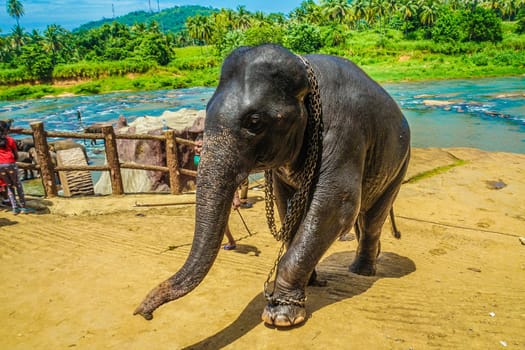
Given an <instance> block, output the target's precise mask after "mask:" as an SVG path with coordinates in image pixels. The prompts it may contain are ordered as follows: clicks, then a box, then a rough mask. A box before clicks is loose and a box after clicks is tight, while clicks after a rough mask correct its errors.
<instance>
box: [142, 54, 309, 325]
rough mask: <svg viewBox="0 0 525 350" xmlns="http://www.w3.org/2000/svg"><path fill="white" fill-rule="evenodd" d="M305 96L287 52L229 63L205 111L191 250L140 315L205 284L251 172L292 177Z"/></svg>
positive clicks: (299, 70) (237, 57) (299, 153)
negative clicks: (277, 170) (237, 196)
mask: <svg viewBox="0 0 525 350" xmlns="http://www.w3.org/2000/svg"><path fill="white" fill-rule="evenodd" d="M308 92H309V83H308V75H307V72H306V69H305V66H304V64H303V62H302V61H301V60H300V59H299V58H298V57H297V56H295V55H294V54H292V53H291V52H289V51H288V50H286V49H284V48H282V47H279V46H275V45H263V46H259V47H254V48H248V47H244V48H240V49H237V50H235V51H234V52H233V53H232V54H231V55H229V56H228V57H227V58H226V60H225V61H224V64H223V67H222V70H221V77H220V81H219V84H218V87H217V89H216V91H215V93H214V94H213V96H212V97H211V99H210V100H209V102H208V105H207V108H206V122H205V129H204V145H203V151H202V155H201V160H200V164H199V167H198V175H197V194H196V219H195V233H194V238H193V243H192V247H191V251H190V253H189V256H188V258H187V260H186V262H185V263H184V265H183V266H182V268H181V269H180V270H179V271H178V272H177V273H175V274H174V275H173V276H172V277H170V278H169V279H167V280H166V281H164V282H162V283H161V284H160V285H159V286H157V287H156V288H154V289H153V290H152V291H151V292H150V293H149V294H148V295H147V296H146V298H145V299H144V301H143V302H142V303H141V305H140V306H139V307H138V308H137V309H136V310H135V314H140V315H142V316H143V317H144V318H146V319H151V318H152V317H153V316H152V313H153V311H154V310H155V309H157V308H158V307H159V306H160V305H162V304H164V303H167V302H169V301H172V300H175V299H178V298H180V297H182V296H184V295H186V294H187V293H189V292H191V291H192V290H193V289H194V288H195V287H197V286H198V285H199V283H200V282H201V281H202V280H203V279H204V277H205V276H206V274H207V273H208V271H209V269H210V268H211V266H212V264H213V262H214V261H215V258H216V257H217V254H218V252H219V250H220V247H221V242H222V239H223V235H224V230H225V228H226V224H227V220H228V216H229V213H230V210H231V203H232V200H233V196H234V192H235V191H236V189H237V187H238V186H239V184H240V183H241V182H242V180H243V179H245V178H246V177H247V176H248V174H249V173H250V172H252V171H261V170H265V169H274V168H278V167H280V168H283V169H285V170H286V171H290V172H292V173H293V172H294V171H295V170H297V169H299V168H300V167H301V164H302V162H304V159H303V158H304V146H303V139H304V138H305V137H304V135H305V130H306V126H307V119H308V113H307V109H306V107H305V103H304V99H305V96H306V95H307V94H308Z"/></svg>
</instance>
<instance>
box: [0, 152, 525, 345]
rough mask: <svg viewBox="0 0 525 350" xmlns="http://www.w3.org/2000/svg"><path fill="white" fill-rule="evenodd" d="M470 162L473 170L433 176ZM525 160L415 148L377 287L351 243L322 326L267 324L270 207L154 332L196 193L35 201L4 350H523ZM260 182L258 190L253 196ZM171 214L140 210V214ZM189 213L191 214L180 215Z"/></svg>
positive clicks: (332, 275) (9, 247)
mask: <svg viewBox="0 0 525 350" xmlns="http://www.w3.org/2000/svg"><path fill="white" fill-rule="evenodd" d="M453 158H460V159H462V160H464V161H465V162H464V163H463V165H460V166H456V167H453V168H451V169H449V170H448V171H445V172H434V173H433V172H432V170H433V169H437V168H440V167H443V166H446V165H449V164H450V163H452V162H453ZM524 169H525V155H522V154H512V153H501V152H495V153H491V152H484V151H480V150H476V149H465V148H451V149H419V148H417V149H414V152H413V157H412V161H411V163H410V168H409V174H408V176H407V177H408V178H410V177H413V176H414V175H416V174H422V173H427V176H423V177H422V178H421V179H420V180H419V181H416V182H413V183H405V184H404V185H403V186H402V188H401V192H400V195H399V197H398V199H397V201H396V205H395V208H396V214H397V218H398V220H397V221H398V222H397V223H398V226H399V228H400V230H401V231H402V238H401V240H396V239H394V238H393V237H392V236H391V235H390V232H389V226H388V223H387V224H386V226H385V230H384V232H383V236H382V254H381V256H380V260H379V266H378V275H377V276H376V277H362V276H357V275H354V274H352V273H350V272H348V265H349V264H350V262H351V260H352V258H353V256H354V253H355V249H356V242H355V240H352V241H350V242H348V241H346V242H343V241H337V242H335V243H334V244H333V246H332V247H331V248H330V249H329V250H328V252H327V253H326V255H325V256H324V257H323V259H322V260H321V263H320V264H319V266H318V272H319V274H320V277H321V278H324V279H327V280H328V285H327V287H324V288H319V287H312V288H308V290H307V296H308V302H307V303H308V306H307V312H308V320H307V322H306V324H305V325H304V326H302V327H298V328H294V329H290V330H286V331H276V330H275V329H272V328H268V327H265V326H264V325H263V324H262V322H261V321H260V313H261V311H262V309H263V307H264V298H263V296H262V295H261V291H262V285H263V282H264V280H265V279H266V276H267V274H268V271H269V269H270V268H271V266H272V264H273V262H274V259H275V257H276V255H277V251H278V249H279V243H278V242H275V241H274V240H273V238H272V237H271V235H270V234H269V232H268V228H267V226H266V222H265V220H264V219H263V218H264V200H263V198H264V194H263V192H262V191H259V190H257V189H252V190H251V191H250V192H249V197H250V200H251V201H253V202H254V206H253V208H251V209H243V210H242V211H241V214H242V216H243V217H244V220H245V221H246V223H247V225H248V227H249V229H250V232H251V235H249V234H248V233H247V231H246V229H245V228H244V226H243V224H242V221H241V220H240V218H239V216H238V215H237V214H236V213H232V216H231V218H230V227H231V229H232V232H233V234H234V235H235V237H236V238H237V240H238V249H237V250H235V251H221V252H219V255H218V258H217V261H216V262H215V265H214V266H213V268H212V269H211V271H210V273H209V274H208V276H207V277H206V279H205V280H204V282H203V283H202V284H201V285H200V286H199V287H198V288H197V289H196V290H195V291H193V292H192V293H190V294H189V295H187V296H186V297H184V298H182V299H180V300H177V301H174V302H171V303H169V304H167V305H165V306H163V307H161V308H160V309H159V310H158V311H157V312H156V314H155V318H154V319H153V320H152V321H150V322H147V321H145V320H144V319H143V318H141V317H137V316H132V313H133V310H134V308H135V307H136V306H137V304H138V303H139V302H140V301H141V300H142V298H143V297H144V295H145V294H146V293H147V292H148V291H149V290H150V289H151V288H152V287H153V286H154V285H156V284H157V283H159V282H160V281H162V280H164V279H165V278H167V277H168V276H170V275H171V274H172V273H173V272H174V271H176V270H177V269H178V268H179V267H180V266H181V265H182V263H183V262H184V260H185V258H186V256H187V254H188V252H189V249H190V247H191V242H192V234H193V227H194V206H193V205H192V204H191V202H192V199H194V194H192V193H187V194H184V195H182V196H172V195H158V194H157V195H126V196H122V197H85V198H71V199H65V198H57V199H49V200H47V199H44V200H42V199H36V198H35V199H31V200H30V205H31V206H33V207H36V208H40V210H39V212H38V214H37V215H24V216H22V215H18V216H11V214H10V213H7V212H2V213H1V214H0V216H1V218H0V237H1V239H0V276H2V278H3V288H2V290H0V315H1V316H2V318H3V320H4V326H3V327H1V329H0V345H1V347H2V348H6V349H15V350H16V349H32V348H54V349H61V348H76V349H98V348H107V349H122V348H130V349H143V348H153V349H218V348H225V349H239V348H258V349H269V348H303V349H322V348H334V349H335V348H361V349H407V348H413V349H423V348H424V349H444V348H448V349H459V348H465V347H468V348H499V347H506V346H508V347H509V348H522V347H524V346H525V336H524V334H523V327H524V321H523V315H524V314H525V306H524V304H523V302H522V301H523V295H524V293H525V279H524V278H523V275H524V273H525V246H523V245H522V244H521V243H520V241H519V236H523V235H524V232H523V227H524V224H525V217H524V216H523V213H525V204H524V202H523V200H522V199H523V198H524V197H525V181H524V179H525V173H524ZM253 185H257V184H252V186H253ZM162 203H170V204H171V205H169V206H162V205H159V206H149V207H141V206H137V204H162ZM175 203H180V205H176V204H175Z"/></svg>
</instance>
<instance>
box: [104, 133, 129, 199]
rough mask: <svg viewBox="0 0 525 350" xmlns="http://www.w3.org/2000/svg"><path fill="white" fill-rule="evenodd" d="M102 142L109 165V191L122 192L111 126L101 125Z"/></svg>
mask: <svg viewBox="0 0 525 350" xmlns="http://www.w3.org/2000/svg"><path fill="white" fill-rule="evenodd" d="M102 133H103V134H104V143H105V150H106V160H107V162H108V166H109V176H110V178H111V191H112V194H114V195H120V194H124V186H123V185H122V175H121V174H120V162H119V159H118V152H117V139H116V138H115V132H114V131H113V127H112V126H103V127H102Z"/></svg>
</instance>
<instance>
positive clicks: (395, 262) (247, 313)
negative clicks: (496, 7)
mask: <svg viewBox="0 0 525 350" xmlns="http://www.w3.org/2000/svg"><path fill="white" fill-rule="evenodd" d="M354 256H355V252H340V253H334V254H332V255H330V256H329V257H327V258H325V259H324V260H323V261H322V262H321V263H320V264H319V265H318V266H317V268H316V270H317V274H318V277H319V278H320V279H322V280H326V281H327V282H328V284H327V286H326V287H308V288H307V290H306V293H307V296H308V302H307V306H306V308H307V312H308V314H309V317H310V316H311V315H312V314H313V313H315V312H316V311H317V310H320V309H322V308H324V307H325V306H328V305H330V304H333V303H336V302H339V301H341V300H345V299H350V298H352V297H354V296H356V295H360V294H362V293H364V292H366V291H367V290H368V289H369V288H371V287H372V286H373V285H374V283H375V282H376V281H378V280H380V279H382V278H401V277H403V276H406V275H409V274H410V273H412V272H414V271H415V270H416V265H415V264H414V262H413V261H412V260H410V259H409V258H406V257H403V256H399V255H397V254H395V253H390V252H385V253H381V255H380V257H379V260H378V264H377V275H376V276H374V277H364V276H359V275H356V274H353V273H351V272H349V271H348V266H350V264H351V262H352V261H353V258H354ZM265 305H266V301H265V299H264V296H263V294H262V293H261V294H258V295H256V296H255V297H254V298H253V299H252V300H251V301H250V303H249V304H248V305H247V306H246V308H245V309H244V310H243V311H242V312H241V314H240V315H239V317H238V318H237V319H236V320H235V321H234V322H233V323H232V324H230V325H229V326H228V327H226V328H224V329H223V330H221V331H220V332H218V333H216V334H214V335H212V336H209V337H208V338H206V339H203V340H202V341H200V342H198V343H196V344H193V345H190V346H188V347H186V348H185V349H188V350H189V349H192V350H201V349H220V348H222V347H224V346H227V345H228V344H231V343H233V342H234V341H235V340H237V339H239V338H241V337H242V336H243V335H244V334H246V333H248V332H249V331H250V330H252V329H253V328H255V327H256V326H258V325H259V324H261V322H262V321H261V312H262V310H263V308H264V306H265ZM307 322H308V321H307ZM299 327H301V326H299Z"/></svg>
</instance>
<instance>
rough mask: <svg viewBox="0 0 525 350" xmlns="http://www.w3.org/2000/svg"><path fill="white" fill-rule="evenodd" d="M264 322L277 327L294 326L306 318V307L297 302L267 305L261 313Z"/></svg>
mask: <svg viewBox="0 0 525 350" xmlns="http://www.w3.org/2000/svg"><path fill="white" fill-rule="evenodd" d="M261 318H262V320H263V321H264V323H266V324H268V325H271V326H275V327H292V326H296V325H299V324H301V323H303V322H304V321H305V320H306V308H305V307H304V306H301V305H295V304H275V303H274V304H270V303H268V305H266V307H265V308H264V311H263V313H262V315H261Z"/></svg>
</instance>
